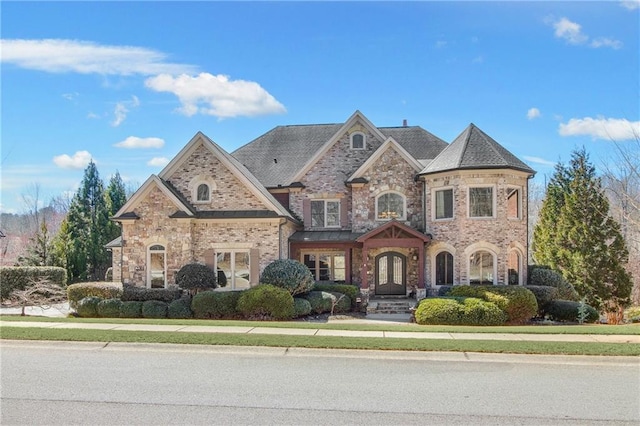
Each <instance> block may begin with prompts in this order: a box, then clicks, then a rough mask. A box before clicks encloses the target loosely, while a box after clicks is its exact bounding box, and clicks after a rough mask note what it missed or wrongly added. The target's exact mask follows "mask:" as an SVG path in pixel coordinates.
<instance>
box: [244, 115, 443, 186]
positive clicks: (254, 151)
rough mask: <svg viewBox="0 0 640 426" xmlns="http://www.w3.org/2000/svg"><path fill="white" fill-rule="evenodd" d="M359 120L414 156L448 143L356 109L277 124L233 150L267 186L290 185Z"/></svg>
mask: <svg viewBox="0 0 640 426" xmlns="http://www.w3.org/2000/svg"><path fill="white" fill-rule="evenodd" d="M358 120H360V122H361V123H362V124H363V125H365V126H367V127H369V130H370V131H371V132H372V133H373V134H375V135H376V136H377V137H379V138H380V140H382V141H385V140H387V139H388V138H389V137H392V138H393V139H394V140H395V141H396V142H397V143H398V144H399V145H400V146H402V147H403V148H404V149H405V150H406V151H407V152H408V153H409V154H410V155H411V156H412V157H413V158H415V159H417V160H425V159H428V160H431V159H433V158H435V157H436V156H437V155H438V154H439V153H440V152H441V151H442V150H443V149H444V148H445V147H446V146H447V143H446V142H445V141H443V140H442V139H440V138H438V137H437V136H434V135H433V134H431V133H429V132H427V131H426V130H424V129H422V128H421V127H419V126H411V127H379V128H376V127H375V126H374V125H373V124H371V122H370V121H369V120H368V119H367V118H366V117H365V116H364V115H363V114H362V113H361V112H360V111H356V112H355V113H354V114H353V115H352V116H351V117H350V118H349V119H348V120H347V122H346V123H343V124H340V123H334V124H310V125H296V126H278V127H276V128H274V129H272V130H270V131H269V132H267V133H265V134H264V135H262V136H260V137H259V138H257V139H254V140H253V141H251V142H249V143H248V144H246V145H244V146H242V147H240V148H238V149H237V150H235V151H234V152H233V156H234V157H235V158H236V159H237V160H238V161H239V162H241V163H242V164H244V165H245V166H246V167H247V168H248V169H249V170H251V172H252V173H253V174H254V175H255V176H256V178H258V180H259V181H260V182H261V183H262V184H263V185H264V186H266V187H267V188H273V187H277V186H289V185H291V184H292V183H293V182H295V181H297V180H299V177H300V176H301V175H303V174H304V173H305V172H306V171H307V170H308V169H309V168H310V167H311V166H312V165H313V164H315V162H316V161H318V159H319V158H320V157H321V156H322V155H323V154H324V153H326V151H327V150H328V149H329V148H331V146H332V145H333V144H334V143H335V142H336V141H337V140H338V139H339V138H340V137H342V135H343V134H344V133H345V132H346V131H347V130H348V129H349V128H350V127H351V126H352V125H353V124H355V123H356V122H357V121H358Z"/></svg>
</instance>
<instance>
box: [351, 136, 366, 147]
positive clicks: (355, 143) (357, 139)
mask: <svg viewBox="0 0 640 426" xmlns="http://www.w3.org/2000/svg"><path fill="white" fill-rule="evenodd" d="M364 147H365V138H364V133H359V132H358V133H353V134H351V149H364Z"/></svg>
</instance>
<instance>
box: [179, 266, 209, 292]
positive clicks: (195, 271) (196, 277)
mask: <svg viewBox="0 0 640 426" xmlns="http://www.w3.org/2000/svg"><path fill="white" fill-rule="evenodd" d="M217 279H218V274H217V273H216V272H215V271H214V270H213V269H211V268H209V267H208V266H207V265H203V264H201V263H189V264H187V265H184V266H183V267H182V268H180V270H179V271H178V272H177V273H176V285H177V286H178V287H180V288H183V289H186V290H198V289H213V288H216V287H218V284H217Z"/></svg>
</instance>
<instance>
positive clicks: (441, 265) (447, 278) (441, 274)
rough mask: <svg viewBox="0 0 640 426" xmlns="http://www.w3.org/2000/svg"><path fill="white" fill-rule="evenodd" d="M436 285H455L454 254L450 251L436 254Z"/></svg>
mask: <svg viewBox="0 0 640 426" xmlns="http://www.w3.org/2000/svg"><path fill="white" fill-rule="evenodd" d="M436 285H453V255H452V254H451V253H449V252H448V251H441V252H440V253H438V255H437V256H436Z"/></svg>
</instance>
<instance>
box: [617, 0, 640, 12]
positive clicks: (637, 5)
mask: <svg viewBox="0 0 640 426" xmlns="http://www.w3.org/2000/svg"><path fill="white" fill-rule="evenodd" d="M620 6H622V7H624V8H626V9H629V10H636V9H640V0H622V1H621V2H620Z"/></svg>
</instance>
